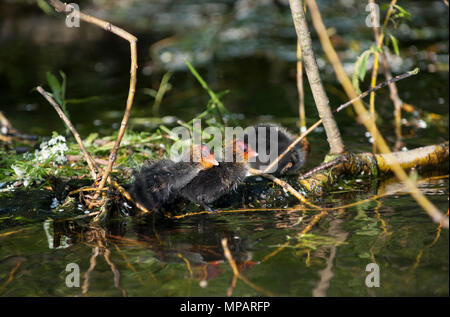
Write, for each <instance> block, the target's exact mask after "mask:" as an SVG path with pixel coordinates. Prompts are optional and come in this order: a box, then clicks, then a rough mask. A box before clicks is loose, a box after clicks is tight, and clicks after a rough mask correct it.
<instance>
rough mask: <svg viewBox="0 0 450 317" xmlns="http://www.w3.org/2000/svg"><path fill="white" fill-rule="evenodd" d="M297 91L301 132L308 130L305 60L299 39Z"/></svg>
mask: <svg viewBox="0 0 450 317" xmlns="http://www.w3.org/2000/svg"><path fill="white" fill-rule="evenodd" d="M297 91H298V115H299V118H300V133H302V132H304V131H306V113H305V90H304V88H303V61H302V49H301V48H300V42H299V41H297Z"/></svg>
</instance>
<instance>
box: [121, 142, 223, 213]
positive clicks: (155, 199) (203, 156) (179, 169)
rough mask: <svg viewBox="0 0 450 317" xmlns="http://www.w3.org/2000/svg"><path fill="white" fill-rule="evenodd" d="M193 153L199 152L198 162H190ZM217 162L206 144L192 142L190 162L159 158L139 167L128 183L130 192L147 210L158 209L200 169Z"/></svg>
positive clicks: (207, 167) (156, 210)
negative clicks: (131, 182)
mask: <svg viewBox="0 0 450 317" xmlns="http://www.w3.org/2000/svg"><path fill="white" fill-rule="evenodd" d="M196 151H197V152H196ZM195 153H196V154H195ZM194 155H198V157H199V158H200V159H199V162H193V160H192V158H193V157H195V156H194ZM217 165H219V163H218V162H217V160H216V159H215V157H214V154H212V153H211V151H210V150H209V148H208V147H207V146H205V145H199V146H194V147H193V149H192V150H191V161H189V162H183V161H180V162H174V161H172V160H169V159H162V160H158V161H156V162H154V163H152V164H151V165H147V166H144V167H142V169H141V170H140V172H139V173H138V174H137V175H136V179H135V181H134V183H133V184H132V185H131V186H130V188H129V192H130V194H131V197H132V198H133V199H134V200H135V202H137V203H139V204H141V205H143V206H144V207H145V208H147V209H148V210H150V211H151V210H153V211H155V212H158V211H159V210H160V208H161V207H162V206H163V205H164V204H165V203H166V202H168V201H169V200H170V199H171V198H173V197H175V196H176V195H177V193H178V191H179V190H180V189H181V188H183V187H185V186H186V185H187V184H188V183H189V182H190V181H191V180H192V179H193V178H194V177H195V176H197V174H198V173H199V172H200V171H204V170H207V169H209V168H211V167H213V166H217Z"/></svg>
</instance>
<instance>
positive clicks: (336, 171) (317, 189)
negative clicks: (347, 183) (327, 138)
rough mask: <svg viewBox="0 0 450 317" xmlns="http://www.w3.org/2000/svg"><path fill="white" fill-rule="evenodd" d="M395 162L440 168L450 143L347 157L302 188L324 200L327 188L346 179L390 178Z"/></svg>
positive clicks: (307, 180)
mask: <svg viewBox="0 0 450 317" xmlns="http://www.w3.org/2000/svg"><path fill="white" fill-rule="evenodd" d="M393 158H394V159H395V160H396V161H397V162H398V163H399V164H400V166H401V167H402V168H404V169H411V168H418V169H426V168H430V167H438V166H440V165H442V164H443V163H445V162H448V160H449V145H448V141H447V142H445V143H442V144H438V145H430V146H425V147H421V148H417V149H414V150H410V151H404V152H393V153H390V154H372V153H346V154H344V155H342V156H340V157H339V158H338V159H336V160H335V162H336V164H333V165H332V166H330V167H329V168H327V169H324V170H320V169H318V171H317V172H316V173H314V174H312V175H311V176H309V177H307V178H300V179H299V184H300V185H301V186H302V187H303V188H304V192H305V193H307V195H308V196H310V195H313V196H316V195H317V196H321V195H323V193H324V191H325V190H326V188H328V187H330V186H332V185H333V184H336V183H337V182H338V181H339V179H342V177H343V176H350V177H358V176H362V175H368V176H372V177H378V176H382V175H387V174H390V173H391V172H392V162H393ZM447 168H448V165H447Z"/></svg>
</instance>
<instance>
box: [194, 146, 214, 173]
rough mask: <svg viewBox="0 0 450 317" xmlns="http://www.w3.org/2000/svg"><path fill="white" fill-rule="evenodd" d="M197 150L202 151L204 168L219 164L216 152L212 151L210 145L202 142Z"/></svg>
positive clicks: (201, 157) (201, 158)
mask: <svg viewBox="0 0 450 317" xmlns="http://www.w3.org/2000/svg"><path fill="white" fill-rule="evenodd" d="M197 150H198V151H199V152H200V164H201V165H202V166H203V168H204V169H208V168H211V167H213V166H217V165H219V162H217V160H216V158H215V156H214V154H213V153H212V152H211V150H210V149H209V147H207V146H206V145H204V144H202V145H200V146H199V147H198V149H197Z"/></svg>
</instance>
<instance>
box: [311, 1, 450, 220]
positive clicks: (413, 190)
mask: <svg viewBox="0 0 450 317" xmlns="http://www.w3.org/2000/svg"><path fill="white" fill-rule="evenodd" d="M306 1H307V4H308V8H309V10H310V12H311V17H312V21H313V24H314V27H315V29H316V31H317V34H318V35H319V39H320V42H321V44H322V48H323V50H324V52H325V54H326V55H327V57H328V60H329V61H330V63H331V65H332V66H333V69H334V71H335V73H336V76H337V78H338V80H339V82H340V83H341V85H342V86H343V88H344V90H345V92H346V93H347V95H348V96H349V98H350V99H355V98H357V95H356V92H355V90H354V88H353V85H352V83H351V81H350V79H349V78H348V76H347V74H346V73H345V70H344V67H343V66H342V63H341V61H340V59H339V56H338V55H337V53H336V50H335V49H334V47H333V45H332V44H331V41H330V38H329V37H328V34H327V30H326V27H325V25H324V24H323V20H322V17H321V15H320V11H319V8H318V7H317V4H316V2H315V1H314V0H306ZM353 106H354V109H355V111H356V113H357V114H358V116H359V118H360V119H361V121H362V123H363V124H364V126H365V127H366V129H367V130H368V131H369V132H370V134H371V135H372V136H377V137H376V138H375V139H376V142H377V147H378V149H379V150H380V152H381V153H385V154H386V155H387V157H388V158H389V163H390V164H392V171H393V172H394V174H395V175H396V176H397V178H398V179H399V180H400V181H402V182H403V183H404V184H405V185H406V186H407V188H408V190H409V192H410V194H411V196H412V197H413V198H414V199H415V200H416V201H417V202H418V203H419V205H420V206H422V208H423V209H424V210H425V211H426V213H427V214H428V215H429V216H430V217H431V219H433V221H435V222H436V223H440V222H442V223H443V226H444V227H445V228H448V222H449V221H448V217H446V216H444V215H443V214H442V213H441V212H440V211H439V209H437V208H436V206H434V205H433V203H431V202H430V201H429V200H428V199H427V198H426V197H425V196H424V195H423V193H422V192H420V190H419V189H418V188H417V186H416V185H415V183H414V182H413V181H412V180H411V179H410V178H409V177H408V174H406V172H405V170H404V169H403V168H402V167H401V166H400V165H399V163H398V161H397V160H396V159H395V158H394V157H392V155H390V153H391V150H390V149H389V146H388V145H387V144H386V141H385V140H384V138H383V137H382V136H381V134H380V133H379V131H378V128H377V127H376V126H372V124H371V122H370V114H369V113H368V112H367V110H366V108H365V107H364V105H363V104H362V102H361V101H360V100H359V99H358V100H356V101H355V102H354V103H353Z"/></svg>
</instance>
